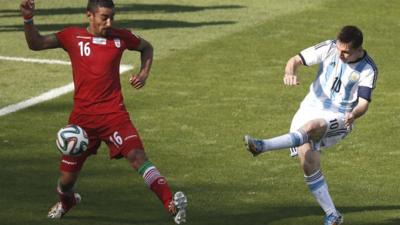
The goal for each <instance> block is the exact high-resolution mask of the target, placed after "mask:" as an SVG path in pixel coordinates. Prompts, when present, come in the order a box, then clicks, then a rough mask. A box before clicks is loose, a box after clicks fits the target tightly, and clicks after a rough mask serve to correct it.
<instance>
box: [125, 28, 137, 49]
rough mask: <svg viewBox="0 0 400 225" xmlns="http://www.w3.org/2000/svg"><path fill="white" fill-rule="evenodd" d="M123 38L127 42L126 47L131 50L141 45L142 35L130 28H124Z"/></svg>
mask: <svg viewBox="0 0 400 225" xmlns="http://www.w3.org/2000/svg"><path fill="white" fill-rule="evenodd" d="M122 38H123V39H124V41H125V43H126V48H127V49H129V50H135V49H137V48H138V47H139V45H140V37H139V36H138V35H136V34H134V33H133V32H131V31H129V30H124V32H123V37H122Z"/></svg>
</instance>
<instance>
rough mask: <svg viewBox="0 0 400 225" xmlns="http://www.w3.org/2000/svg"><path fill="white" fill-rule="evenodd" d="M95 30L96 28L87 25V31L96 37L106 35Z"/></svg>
mask: <svg viewBox="0 0 400 225" xmlns="http://www.w3.org/2000/svg"><path fill="white" fill-rule="evenodd" d="M93 30H94V29H92V28H91V27H90V26H88V27H86V31H87V32H88V33H89V34H91V35H93V36H95V37H104V35H102V34H98V33H96V32H94V31H93Z"/></svg>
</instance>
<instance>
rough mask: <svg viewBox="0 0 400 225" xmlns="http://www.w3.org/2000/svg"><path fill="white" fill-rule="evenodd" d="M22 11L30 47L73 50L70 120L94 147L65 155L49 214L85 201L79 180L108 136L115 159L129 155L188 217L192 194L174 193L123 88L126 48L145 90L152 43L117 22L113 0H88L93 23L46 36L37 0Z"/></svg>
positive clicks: (177, 215)
mask: <svg viewBox="0 0 400 225" xmlns="http://www.w3.org/2000/svg"><path fill="white" fill-rule="evenodd" d="M20 10H21V13H22V16H23V18H24V31H25V37H26V41H27V43H28V46H29V48H30V49H32V50H34V51H39V50H44V49H53V48H63V49H64V50H65V51H66V52H67V53H68V55H69V57H70V60H71V64H72V71H73V72H72V73H73V81H74V85H75V92H74V106H73V110H72V112H71V114H70V117H69V121H68V123H69V124H76V125H79V126H81V127H82V128H83V129H84V130H85V131H86V132H87V133H88V135H89V146H88V149H87V151H86V152H85V153H84V154H82V155H80V156H78V157H70V156H65V155H63V156H62V157H61V162H60V172H61V176H60V179H59V183H58V186H57V191H58V194H59V198H60V200H59V202H57V203H56V204H55V205H54V206H53V207H52V208H51V209H50V211H49V213H48V217H49V218H51V219H59V218H62V217H63V216H64V215H65V213H67V212H68V210H70V209H71V208H72V207H73V206H74V205H76V204H77V203H79V202H80V201H81V197H80V195H79V194H78V193H75V191H74V184H75V182H76V180H77V179H78V176H79V172H80V170H81V168H82V166H83V164H84V162H85V160H86V159H87V157H88V156H90V155H92V154H96V152H97V149H98V148H99V147H100V143H101V142H102V141H103V142H105V143H106V144H107V146H108V148H109V154H110V158H116V159H118V158H122V157H124V158H126V159H127V160H128V162H129V163H130V165H131V166H132V167H133V168H134V169H135V170H137V171H138V172H139V174H140V175H141V176H143V178H144V181H145V183H146V184H147V185H148V187H149V188H150V189H151V190H152V191H153V192H154V193H155V194H156V195H157V197H158V198H159V199H160V200H161V202H162V203H163V205H164V207H165V208H166V210H167V211H168V212H169V213H170V214H171V215H173V218H174V221H175V222H176V223H177V224H180V223H182V222H185V219H186V210H185V208H186V206H187V199H186V196H185V195H184V194H183V193H182V192H177V193H175V195H174V196H172V193H171V190H170V188H169V186H168V183H167V181H166V179H165V178H164V177H163V176H162V175H161V174H160V172H159V171H158V169H157V168H156V167H155V166H154V165H153V164H152V163H151V162H150V161H149V159H148V158H147V156H146V154H145V151H144V148H143V145H142V142H141V140H140V137H139V134H138V132H137V131H136V129H135V127H134V125H133V123H132V122H131V120H130V118H129V113H128V112H127V110H126V108H125V105H124V103H123V97H122V93H121V84H120V75H119V66H120V61H121V57H122V53H123V52H124V50H126V49H127V50H131V51H139V52H140V56H141V68H140V71H139V73H138V74H134V75H132V76H131V78H130V80H129V82H130V84H131V85H132V86H133V87H134V88H136V89H140V88H142V87H143V86H144V85H145V82H146V79H147V78H148V76H149V72H150V68H151V65H152V61H153V47H152V46H151V44H150V43H149V42H147V41H146V40H144V39H143V38H141V37H139V36H137V35H135V34H133V33H132V32H130V31H129V30H126V29H117V28H114V27H113V26H112V24H113V20H114V14H115V8H114V3H113V1H112V0H89V1H88V4H87V13H86V14H87V18H88V20H89V26H88V27H67V28H65V29H63V30H61V31H59V32H57V33H54V34H49V35H41V34H40V33H39V31H38V29H37V27H36V26H35V25H34V22H33V16H34V12H35V4H34V0H22V2H21V4H20Z"/></svg>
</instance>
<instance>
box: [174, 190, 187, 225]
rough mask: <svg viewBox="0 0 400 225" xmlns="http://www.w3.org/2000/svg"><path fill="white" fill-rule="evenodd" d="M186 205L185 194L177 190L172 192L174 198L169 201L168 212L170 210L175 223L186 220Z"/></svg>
mask: <svg viewBox="0 0 400 225" xmlns="http://www.w3.org/2000/svg"><path fill="white" fill-rule="evenodd" d="M187 205H188V202H187V198H186V196H185V194H184V193H183V192H181V191H178V192H176V193H175V194H174V198H173V200H172V201H171V203H170V212H172V215H173V218H174V221H175V223H176V224H181V223H185V222H186V207H187Z"/></svg>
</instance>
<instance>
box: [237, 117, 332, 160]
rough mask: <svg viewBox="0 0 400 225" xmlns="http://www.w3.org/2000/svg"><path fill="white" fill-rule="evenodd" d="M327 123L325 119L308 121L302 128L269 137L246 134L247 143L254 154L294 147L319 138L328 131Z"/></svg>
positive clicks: (248, 148)
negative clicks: (255, 136)
mask: <svg viewBox="0 0 400 225" xmlns="http://www.w3.org/2000/svg"><path fill="white" fill-rule="evenodd" d="M326 127H327V123H326V121H325V120H324V119H314V120H311V121H308V122H307V123H306V124H305V125H303V126H302V127H301V128H300V129H298V130H295V131H292V132H289V133H287V134H284V135H280V136H277V137H273V138H269V139H255V138H252V137H250V136H249V135H246V136H245V137H244V141H245V145H246V147H247V150H249V151H250V152H251V153H252V154H253V156H257V155H258V154H260V153H263V152H267V151H274V150H280V149H286V148H294V147H298V146H301V145H303V144H305V143H307V142H308V141H309V140H318V139H320V138H321V136H322V135H323V134H324V132H325V131H326Z"/></svg>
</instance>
